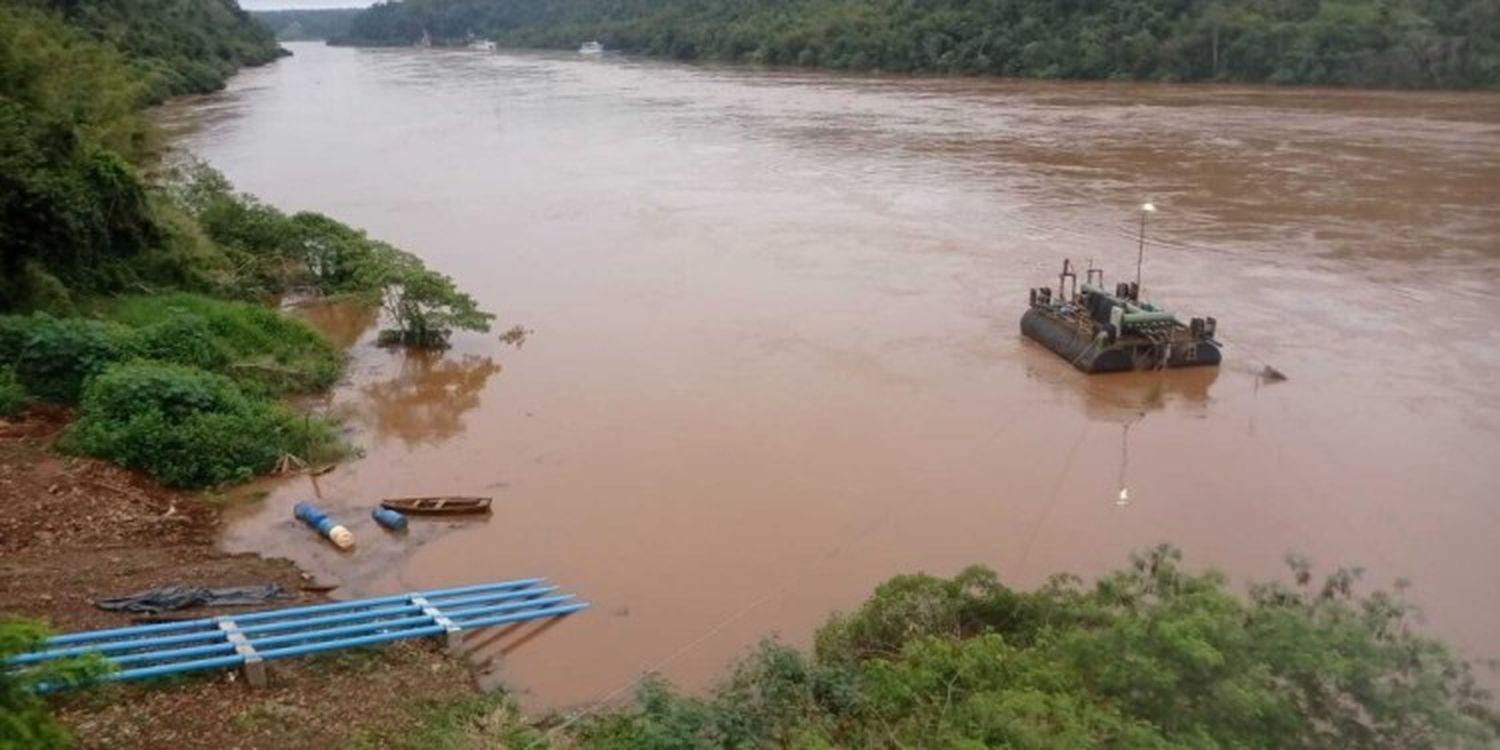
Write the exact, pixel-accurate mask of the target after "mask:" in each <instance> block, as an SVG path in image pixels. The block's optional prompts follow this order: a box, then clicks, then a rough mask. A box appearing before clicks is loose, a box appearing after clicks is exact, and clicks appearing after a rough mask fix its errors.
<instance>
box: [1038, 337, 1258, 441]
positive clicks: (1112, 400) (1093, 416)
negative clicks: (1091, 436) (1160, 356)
mask: <svg viewBox="0 0 1500 750" xmlns="http://www.w3.org/2000/svg"><path fill="white" fill-rule="evenodd" d="M1041 354H1042V353H1041V352H1039V353H1038V356H1039V357H1040V356H1041ZM1063 364H1064V365H1065V366H1064V367H1059V366H1057V363H1052V362H1048V363H1045V364H1044V365H1040V366H1033V367H1028V368H1027V370H1026V374H1027V377H1028V378H1029V379H1031V380H1033V381H1035V382H1038V383H1043V384H1046V385H1047V386H1049V387H1050V388H1051V390H1052V392H1053V394H1054V395H1055V396H1056V397H1058V398H1061V399H1064V400H1069V401H1078V402H1081V403H1082V407H1083V413H1084V415H1085V416H1087V417H1088V418H1089V419H1090V420H1092V421H1095V422H1113V423H1116V424H1121V423H1128V422H1134V421H1136V420H1138V419H1139V418H1140V417H1141V416H1142V415H1144V414H1149V413H1152V412H1157V411H1163V410H1169V409H1170V410H1172V411H1174V412H1176V413H1179V414H1183V415H1194V414H1196V415H1198V416H1203V415H1204V414H1205V411H1206V409H1207V406H1208V403H1209V389H1210V388H1211V387H1212V386H1213V385H1214V383H1215V382H1217V381H1218V379H1219V368H1217V367H1191V368H1183V369H1175V370H1156V371H1145V372H1118V373H1109V374H1104V375H1084V374H1082V373H1080V372H1078V371H1076V370H1074V369H1073V368H1072V367H1068V366H1066V363H1063ZM1237 385H1240V384H1239V383H1237ZM1241 387H1243V386H1241ZM1220 395H1221V396H1223V395H1225V394H1220Z"/></svg>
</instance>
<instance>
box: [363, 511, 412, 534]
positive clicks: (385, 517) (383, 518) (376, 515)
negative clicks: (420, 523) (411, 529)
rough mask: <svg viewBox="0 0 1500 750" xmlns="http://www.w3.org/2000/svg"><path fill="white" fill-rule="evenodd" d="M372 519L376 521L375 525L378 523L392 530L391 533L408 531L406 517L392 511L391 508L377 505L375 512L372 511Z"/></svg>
mask: <svg viewBox="0 0 1500 750" xmlns="http://www.w3.org/2000/svg"><path fill="white" fill-rule="evenodd" d="M370 517H371V518H373V519H375V523H378V524H380V525H381V526H384V527H386V528H387V529H390V530H391V531H404V530H405V529H406V516H403V515H401V514H400V513H397V512H396V511H394V510H391V509H390V508H386V507H383V506H380V505H377V506H375V508H374V509H373V510H371V511H370Z"/></svg>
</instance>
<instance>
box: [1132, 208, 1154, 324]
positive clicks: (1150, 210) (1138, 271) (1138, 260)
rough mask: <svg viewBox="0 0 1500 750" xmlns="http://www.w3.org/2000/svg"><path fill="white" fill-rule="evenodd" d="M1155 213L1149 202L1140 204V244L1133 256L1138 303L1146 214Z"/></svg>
mask: <svg viewBox="0 0 1500 750" xmlns="http://www.w3.org/2000/svg"><path fill="white" fill-rule="evenodd" d="M1151 213H1156V206H1155V205H1154V204H1153V203H1151V201H1146V202H1145V203H1142V204H1141V244H1140V249H1138V250H1137V251H1136V254H1135V288H1136V301H1137V302H1139V301H1140V288H1141V264H1142V263H1143V262H1144V261H1145V260H1146V214H1151Z"/></svg>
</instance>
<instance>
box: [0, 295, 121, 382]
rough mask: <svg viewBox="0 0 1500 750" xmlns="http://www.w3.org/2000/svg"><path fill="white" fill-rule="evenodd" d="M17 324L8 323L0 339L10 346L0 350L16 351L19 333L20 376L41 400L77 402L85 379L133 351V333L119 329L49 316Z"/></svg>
mask: <svg viewBox="0 0 1500 750" xmlns="http://www.w3.org/2000/svg"><path fill="white" fill-rule="evenodd" d="M19 320H20V321H21V323H20V324H19V325H18V326H17V324H15V323H14V322H12V323H8V324H7V330H6V332H5V333H4V334H0V336H3V337H4V338H6V339H8V342H7V343H0V346H4V347H7V348H9V347H14V346H15V341H16V340H17V339H16V338H15V337H16V336H17V335H18V334H19V340H20V342H21V344H20V347H19V351H18V352H17V353H16V357H15V363H16V365H15V367H16V377H17V379H18V380H19V381H20V383H21V385H22V386H25V388H26V390H28V391H30V392H31V393H32V394H33V395H35V396H37V397H38V398H43V399H47V400H49V401H56V402H59V403H64V404H71V403H75V402H77V401H78V396H79V393H80V392H81V391H82V389H83V384H84V381H86V380H88V378H89V377H90V376H92V375H94V374H95V373H97V372H99V371H101V370H103V369H104V368H105V367H107V366H109V365H110V364H111V363H114V362H117V361H119V360H122V359H125V358H127V357H129V356H131V354H132V353H133V341H132V334H131V331H130V330H129V329H128V328H125V327H123V326H120V325H114V324H109V323H103V322H100V321H96V320H85V319H82V318H53V317H51V316H49V315H33V316H31V317H29V318H22V319H19ZM18 329H19V330H18Z"/></svg>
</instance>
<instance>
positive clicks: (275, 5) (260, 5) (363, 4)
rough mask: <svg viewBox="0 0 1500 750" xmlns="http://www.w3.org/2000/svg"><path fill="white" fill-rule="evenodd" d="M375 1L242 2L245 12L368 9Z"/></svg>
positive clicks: (272, 0) (256, 0)
mask: <svg viewBox="0 0 1500 750" xmlns="http://www.w3.org/2000/svg"><path fill="white" fill-rule="evenodd" d="M373 4H374V2H373V0H240V7H241V8H244V9H245V10H309V9H315V8H368V7H370V6H371V5H373Z"/></svg>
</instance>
